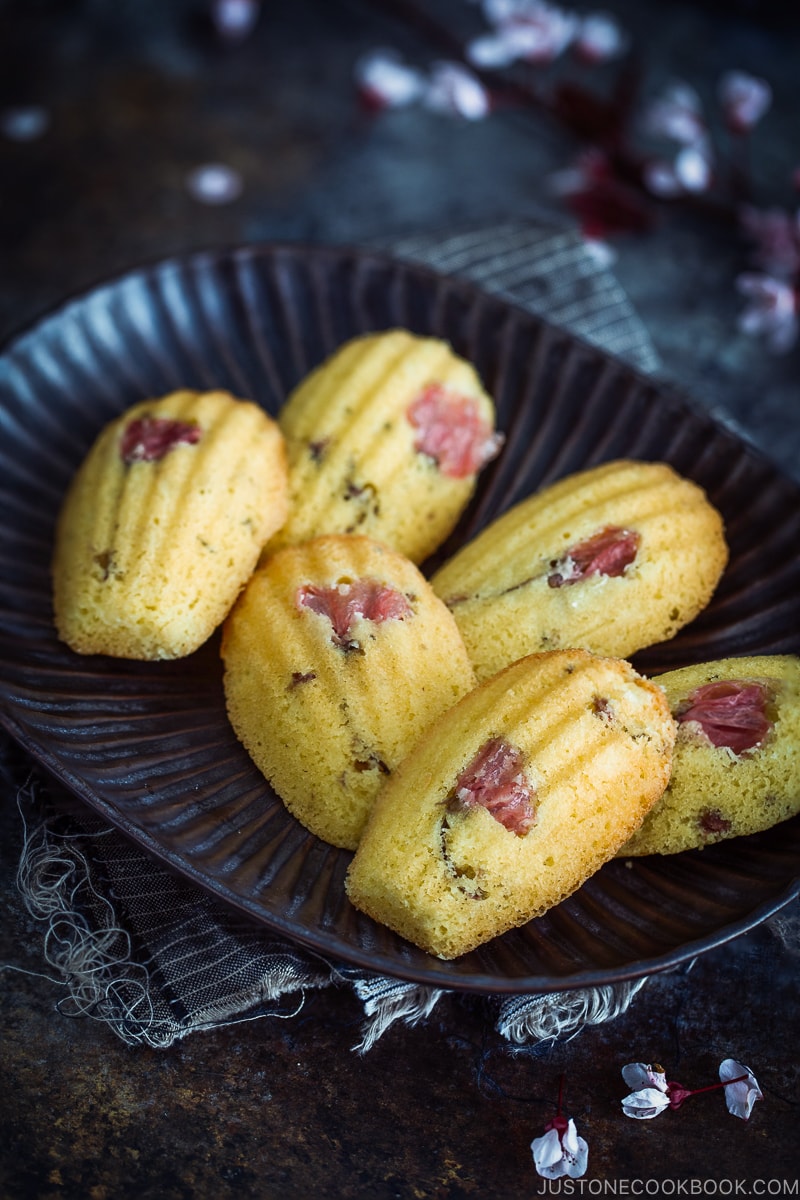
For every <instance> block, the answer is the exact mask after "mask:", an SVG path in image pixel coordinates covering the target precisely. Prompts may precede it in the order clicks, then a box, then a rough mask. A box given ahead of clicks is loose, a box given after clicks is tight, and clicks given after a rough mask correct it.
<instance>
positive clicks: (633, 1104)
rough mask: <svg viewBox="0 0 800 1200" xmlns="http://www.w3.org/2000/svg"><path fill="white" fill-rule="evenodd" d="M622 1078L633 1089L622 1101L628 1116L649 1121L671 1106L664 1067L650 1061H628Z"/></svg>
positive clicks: (623, 1069) (623, 1108) (623, 1109)
mask: <svg viewBox="0 0 800 1200" xmlns="http://www.w3.org/2000/svg"><path fill="white" fill-rule="evenodd" d="M622 1078H623V1079H624V1080H625V1082H626V1083H627V1085H628V1087H629V1088H633V1091H632V1092H631V1093H630V1095H629V1096H626V1097H625V1099H624V1100H623V1101H622V1111H623V1112H624V1113H625V1116H626V1117H635V1118H636V1120H639V1121H647V1120H650V1119H651V1118H652V1117H657V1116H658V1114H659V1113H660V1112H663V1111H664V1109H665V1108H669V1095H668V1093H667V1077H666V1075H665V1074H664V1071H663V1069H662V1068H661V1067H660V1066H658V1065H655V1066H654V1065H651V1064H650V1063H628V1064H627V1065H626V1066H624V1067H623V1068H622Z"/></svg>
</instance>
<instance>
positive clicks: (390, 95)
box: [355, 49, 425, 108]
mask: <svg viewBox="0 0 800 1200" xmlns="http://www.w3.org/2000/svg"><path fill="white" fill-rule="evenodd" d="M355 78H356V84H357V86H358V88H359V90H360V91H361V93H362V95H363V96H364V98H365V99H366V100H368V101H369V102H370V103H371V104H373V105H374V106H375V107H376V108H403V107H404V106H405V105H407V104H413V103H414V101H415V100H419V98H420V97H421V96H422V94H423V92H424V90H425V81H424V78H423V76H422V74H421V73H420V72H419V71H417V70H415V69H414V68H413V67H409V66H407V65H406V64H405V63H404V62H403V61H402V59H401V58H400V55H399V54H395V52H394V51H393V50H383V49H377V50H371V51H370V52H369V53H368V54H365V55H364V56H363V58H361V59H359V61H358V62H357V63H356V66H355Z"/></svg>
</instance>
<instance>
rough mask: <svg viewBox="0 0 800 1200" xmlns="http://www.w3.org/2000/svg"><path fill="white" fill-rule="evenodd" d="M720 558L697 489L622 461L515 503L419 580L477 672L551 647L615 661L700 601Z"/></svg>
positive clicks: (686, 617) (719, 534)
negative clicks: (447, 613) (452, 622)
mask: <svg viewBox="0 0 800 1200" xmlns="http://www.w3.org/2000/svg"><path fill="white" fill-rule="evenodd" d="M727 560H728V549H727V544H726V541H725V535H724V529H723V524H722V518H721V517H720V515H719V513H718V512H717V510H716V509H715V508H713V506H712V505H711V504H710V503H709V501H708V499H707V498H706V495H705V493H704V492H703V490H702V489H701V488H699V487H698V486H697V485H696V484H694V483H692V482H690V481H689V480H687V479H683V478H681V477H680V476H679V475H677V474H676V472H675V471H674V470H673V469H672V468H671V467H669V466H667V465H666V464H665V463H645V462H634V461H624V460H623V461H618V462H610V463H605V464H603V465H602V466H599V467H593V468H591V469H589V470H587V471H582V472H580V473H579V474H576V475H570V476H568V477H567V478H565V479H561V480H559V481H558V482H557V483H554V484H552V485H551V486H550V487H547V488H545V489H544V490H543V491H541V492H538V493H536V494H534V495H532V496H530V497H528V498H527V499H526V500H523V501H522V502H521V503H520V504H517V505H516V506H515V507H514V508H512V509H510V510H509V511H508V512H506V513H504V514H503V515H502V516H501V517H499V518H498V519H497V520H496V521H494V522H492V524H491V525H489V526H488V527H487V528H486V529H484V530H483V531H482V532H481V533H480V534H479V535H478V536H477V537H476V538H475V539H474V540H473V541H471V542H470V543H468V544H467V545H466V546H464V547H463V548H462V549H461V550H459V551H458V552H457V553H456V554H455V555H454V556H453V558H451V559H450V560H449V561H448V562H446V563H445V564H444V565H443V566H442V567H441V568H440V569H439V570H438V571H437V572H436V574H435V575H434V576H433V578H432V580H431V582H432V584H433V588H434V590H435V591H436V593H437V595H439V596H441V597H442V599H443V600H444V602H445V603H446V604H447V606H448V608H450V609H451V611H452V612H453V615H454V616H455V618H456V621H457V622H458V626H459V628H460V630H461V632H462V635H463V637H464V641H465V642H466V645H467V649H468V651H469V653H470V656H471V657H472V660H473V663H474V665H475V670H476V673H477V675H478V678H479V679H486V678H488V677H489V676H490V675H493V674H494V673H495V671H498V670H500V669H501V668H502V667H504V666H507V665H508V663H511V662H513V661H514V660H515V659H517V658H521V657H522V656H523V655H525V654H531V653H536V652H540V651H545V650H550V649H555V648H557V647H560V646H581V647H583V648H584V649H587V650H591V651H593V652H594V653H596V654H608V655H612V656H615V657H620V658H626V657H628V656H629V655H631V654H633V653H634V652H635V651H636V650H641V649H643V648H644V647H645V646H650V645H653V644H654V643H656V642H660V641H664V640H665V639H667V638H670V637H672V636H673V635H674V634H675V633H677V631H678V630H679V629H680V628H681V627H682V626H683V625H685V624H686V623H687V622H688V621H691V620H692V618H693V617H695V616H696V615H697V614H698V613H699V612H700V611H701V610H702V609H703V608H704V607H705V606H706V605H707V604H708V602H709V600H710V598H711V595H712V593H713V591H714V589H715V587H716V585H717V583H718V581H719V578H720V575H721V574H722V571H723V569H724V567H725V564H726V563H727Z"/></svg>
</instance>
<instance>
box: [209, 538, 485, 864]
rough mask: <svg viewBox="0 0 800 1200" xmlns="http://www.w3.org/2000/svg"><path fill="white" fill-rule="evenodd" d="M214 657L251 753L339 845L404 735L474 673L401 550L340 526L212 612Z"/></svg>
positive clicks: (357, 824)
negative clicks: (219, 626) (218, 646)
mask: <svg viewBox="0 0 800 1200" xmlns="http://www.w3.org/2000/svg"><path fill="white" fill-rule="evenodd" d="M222 656H223V659H224V662H225V675H224V678H225V696H226V701H227V706H228V715H229V717H230V720H231V724H232V725H233V728H234V730H235V731H236V734H237V736H238V737H239V739H240V740H241V742H242V743H243V744H244V746H245V747H246V749H247V750H248V752H249V753H250V755H251V757H252V758H253V761H254V762H255V763H256V765H257V766H258V767H259V769H260V770H261V771H262V772H263V774H264V775H265V776H266V777H267V779H268V780H269V781H270V782H271V783H272V785H273V787H274V788H275V791H276V792H277V793H278V794H279V795H280V796H281V798H282V799H283V800H284V802H285V804H286V806H287V808H288V809H289V810H290V811H291V812H292V813H294V815H295V816H296V817H297V818H298V820H299V821H301V822H302V824H303V825H305V826H306V828H307V829H310V830H311V832H312V833H315V834H317V835H318V836H319V837H321V838H323V839H324V840H325V841H327V842H332V843H333V844H334V845H336V846H343V847H345V848H348V849H354V848H355V846H356V845H357V844H358V840H359V837H360V836H361V831H362V829H363V826H364V823H365V821H366V819H367V815H368V813H369V810H370V808H371V807H372V803H373V800H374V797H375V794H376V792H377V791H378V789H379V788H380V787H381V786H382V784H383V782H384V780H385V779H387V778H389V777H390V776H391V774H392V772H393V771H394V769H395V768H396V766H397V764H398V763H399V762H400V760H401V759H402V758H403V757H404V755H405V754H406V752H407V751H408V749H409V748H410V746H411V745H413V744H414V742H415V741H416V740H417V738H418V737H420V735H421V734H422V733H423V731H424V730H425V729H426V728H427V727H428V725H429V724H430V723H431V722H432V721H433V720H434V719H435V718H436V717H437V716H438V715H439V714H440V713H441V712H442V711H443V710H444V709H445V708H448V707H450V705H452V704H454V703H455V702H456V700H458V699H459V698H460V697H461V696H463V695H464V694H465V693H466V692H468V691H469V690H470V688H471V687H473V686H474V683H475V677H474V675H473V671H472V667H471V665H470V662H469V658H468V657H467V652H466V650H465V649H464V644H463V642H462V640H461V635H460V634H459V632H458V627H457V626H456V623H455V621H454V620H453V618H452V616H451V614H450V613H449V612H448V611H447V609H446V608H445V606H444V605H443V604H442V602H441V601H440V600H439V599H438V598H437V597H436V596H435V595H434V594H433V592H432V590H431V588H430V586H429V585H428V583H427V582H426V580H425V579H424V578H423V576H422V575H421V574H420V572H419V571H418V570H417V568H416V567H415V566H414V565H413V563H411V562H410V561H409V560H408V559H406V558H405V557H404V556H403V555H401V554H398V553H397V552H396V551H394V550H391V549H389V548H388V547H387V546H383V545H381V544H380V543H377V542H374V541H372V540H371V539H368V538H364V537H359V536H354V535H347V534H338V535H337V534H333V535H330V536H323V537H319V538H316V539H313V540H312V541H310V542H306V543H304V544H303V545H301V546H289V547H285V548H284V549H283V550H280V551H278V552H277V553H276V554H275V555H273V556H272V557H271V558H269V559H268V560H267V561H266V562H265V563H264V564H263V565H262V566H261V567H260V568H259V569H258V571H257V572H256V573H255V575H254V576H253V578H252V579H251V580H250V582H249V584H248V585H247V588H246V589H245V591H244V593H243V594H242V596H241V598H240V599H239V601H238V602H237V604H236V605H235V607H234V609H233V611H232V613H231V615H230V617H229V618H228V620H227V621H226V623H225V628H224V634H223V644H222Z"/></svg>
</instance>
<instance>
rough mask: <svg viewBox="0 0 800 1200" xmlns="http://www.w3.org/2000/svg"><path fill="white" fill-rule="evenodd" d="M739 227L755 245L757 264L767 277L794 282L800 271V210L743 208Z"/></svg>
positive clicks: (750, 206) (754, 258) (755, 260)
mask: <svg viewBox="0 0 800 1200" xmlns="http://www.w3.org/2000/svg"><path fill="white" fill-rule="evenodd" d="M739 224H740V226H741V228H742V229H743V231H744V232H745V233H746V234H747V235H748V236H749V237H750V238H752V240H753V242H754V243H755V251H754V254H753V261H754V263H755V265H756V266H757V267H760V268H761V270H762V271H764V272H765V273H766V274H767V275H775V276H777V277H778V278H780V279H791V278H792V276H794V275H796V274H798V272H800V209H799V210H797V211H796V212H789V211H788V210H786V209H783V208H777V207H775V208H766V209H760V208H755V207H754V206H753V205H750V204H746V205H743V206H742V208H741V209H740V210H739Z"/></svg>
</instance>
